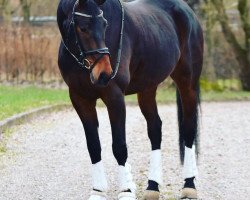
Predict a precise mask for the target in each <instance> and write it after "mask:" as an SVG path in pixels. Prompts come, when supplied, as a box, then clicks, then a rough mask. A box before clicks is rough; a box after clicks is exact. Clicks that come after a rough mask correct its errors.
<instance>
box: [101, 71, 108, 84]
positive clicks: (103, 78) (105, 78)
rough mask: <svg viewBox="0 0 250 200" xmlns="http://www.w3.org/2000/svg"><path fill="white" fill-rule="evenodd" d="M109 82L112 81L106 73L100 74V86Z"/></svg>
mask: <svg viewBox="0 0 250 200" xmlns="http://www.w3.org/2000/svg"><path fill="white" fill-rule="evenodd" d="M109 80H110V77H109V75H107V74H106V73H104V72H103V73H101V74H100V76H99V83H100V84H107V83H108V81H109Z"/></svg>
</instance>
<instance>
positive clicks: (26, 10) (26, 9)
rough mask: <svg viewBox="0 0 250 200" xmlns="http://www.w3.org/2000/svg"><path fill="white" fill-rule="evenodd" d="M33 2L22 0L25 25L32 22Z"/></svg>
mask: <svg viewBox="0 0 250 200" xmlns="http://www.w3.org/2000/svg"><path fill="white" fill-rule="evenodd" d="M33 2H34V1H33V0H20V6H21V8H22V14H23V19H24V22H25V23H29V22H30V12H31V5H32V3H33Z"/></svg>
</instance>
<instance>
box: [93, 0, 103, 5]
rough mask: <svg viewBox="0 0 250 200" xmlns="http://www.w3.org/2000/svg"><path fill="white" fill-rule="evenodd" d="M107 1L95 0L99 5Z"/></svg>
mask: <svg viewBox="0 0 250 200" xmlns="http://www.w3.org/2000/svg"><path fill="white" fill-rule="evenodd" d="M105 1H106V0H95V2H96V4H97V5H99V6H100V5H102V4H104V3H105Z"/></svg>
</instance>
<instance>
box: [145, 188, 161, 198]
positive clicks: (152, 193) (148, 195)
mask: <svg viewBox="0 0 250 200" xmlns="http://www.w3.org/2000/svg"><path fill="white" fill-rule="evenodd" d="M159 198H160V192H158V191H153V190H146V191H145V192H144V195H143V197H142V200H159Z"/></svg>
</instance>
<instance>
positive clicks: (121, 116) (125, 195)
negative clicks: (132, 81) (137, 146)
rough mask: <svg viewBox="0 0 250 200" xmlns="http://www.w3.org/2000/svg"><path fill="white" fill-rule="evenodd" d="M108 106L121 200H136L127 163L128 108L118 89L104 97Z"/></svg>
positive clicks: (134, 187) (129, 167)
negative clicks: (126, 121) (126, 128)
mask: <svg viewBox="0 0 250 200" xmlns="http://www.w3.org/2000/svg"><path fill="white" fill-rule="evenodd" d="M103 101H104V103H105V104H106V106H107V109H108V113H109V118H110V123H111V129H112V139H113V144H112V149H113V154H114V157H115V158H116V160H117V163H118V165H119V166H118V184H119V190H120V192H121V193H120V194H119V196H118V199H120V200H132V199H135V192H136V185H135V183H134V182H133V177H132V174H131V166H130V165H129V164H128V163H127V157H128V151H127V144H126V135H125V120H126V108H125V102H124V95H123V93H122V92H121V91H120V90H119V89H118V88H117V90H116V91H112V92H110V94H106V95H105V96H104V97H103Z"/></svg>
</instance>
